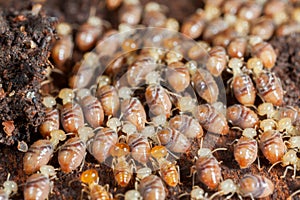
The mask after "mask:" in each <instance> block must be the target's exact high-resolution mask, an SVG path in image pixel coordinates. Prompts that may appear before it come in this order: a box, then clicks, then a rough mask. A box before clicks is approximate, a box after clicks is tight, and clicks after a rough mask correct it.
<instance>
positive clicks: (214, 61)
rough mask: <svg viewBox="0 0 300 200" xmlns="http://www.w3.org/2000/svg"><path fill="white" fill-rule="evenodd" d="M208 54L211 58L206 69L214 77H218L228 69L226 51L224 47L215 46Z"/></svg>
mask: <svg viewBox="0 0 300 200" xmlns="http://www.w3.org/2000/svg"><path fill="white" fill-rule="evenodd" d="M208 54H209V58H208V60H207V62H206V68H207V70H208V71H209V72H210V73H211V74H212V75H213V76H215V77H218V76H220V75H221V73H222V72H223V70H224V69H225V68H226V64H227V56H226V50H225V48H224V47H221V46H214V47H212V48H211V50H210V51H209V52H208Z"/></svg>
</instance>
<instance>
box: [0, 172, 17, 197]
mask: <svg viewBox="0 0 300 200" xmlns="http://www.w3.org/2000/svg"><path fill="white" fill-rule="evenodd" d="M9 177H10V174H8V176H7V179H6V181H5V182H4V183H3V188H1V189H0V199H2V200H8V199H9V197H11V196H13V195H14V194H16V193H17V192H18V185H17V183H16V182H15V181H10V180H9Z"/></svg>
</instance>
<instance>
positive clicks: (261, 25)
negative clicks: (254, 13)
mask: <svg viewBox="0 0 300 200" xmlns="http://www.w3.org/2000/svg"><path fill="white" fill-rule="evenodd" d="M274 30H275V25H274V23H273V20H272V19H270V18H261V19H259V20H258V21H257V22H256V23H254V25H253V26H252V27H251V34H252V35H257V36H259V37H261V38H262V39H263V40H269V39H270V38H271V37H272V35H273V33H274Z"/></svg>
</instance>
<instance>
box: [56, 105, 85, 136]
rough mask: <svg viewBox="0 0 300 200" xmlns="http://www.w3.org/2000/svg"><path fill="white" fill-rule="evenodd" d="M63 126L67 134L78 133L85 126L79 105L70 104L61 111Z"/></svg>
mask: <svg viewBox="0 0 300 200" xmlns="http://www.w3.org/2000/svg"><path fill="white" fill-rule="evenodd" d="M61 124H62V126H63V128H64V130H65V131H66V132H71V133H76V132H77V131H78V129H79V128H80V127H82V126H83V125H84V117H83V112H82V109H81V107H80V106H79V104H77V103H75V102H74V103H71V102H68V103H66V104H64V105H63V107H62V110H61Z"/></svg>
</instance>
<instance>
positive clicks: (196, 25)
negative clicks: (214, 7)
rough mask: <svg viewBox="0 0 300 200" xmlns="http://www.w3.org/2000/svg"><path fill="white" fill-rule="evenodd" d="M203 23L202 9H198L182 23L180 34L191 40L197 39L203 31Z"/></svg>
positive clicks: (203, 14)
mask: <svg viewBox="0 0 300 200" xmlns="http://www.w3.org/2000/svg"><path fill="white" fill-rule="evenodd" d="M205 21H206V19H205V13H204V11H203V10H202V9H198V10H197V11H196V12H195V13H194V14H192V15H191V16H190V17H189V18H188V19H187V20H185V21H184V22H183V24H182V27H181V32H182V33H183V34H185V35H187V36H188V37H191V38H192V39H195V38H198V37H199V36H200V35H201V34H202V32H203V30H204V26H205Z"/></svg>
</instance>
